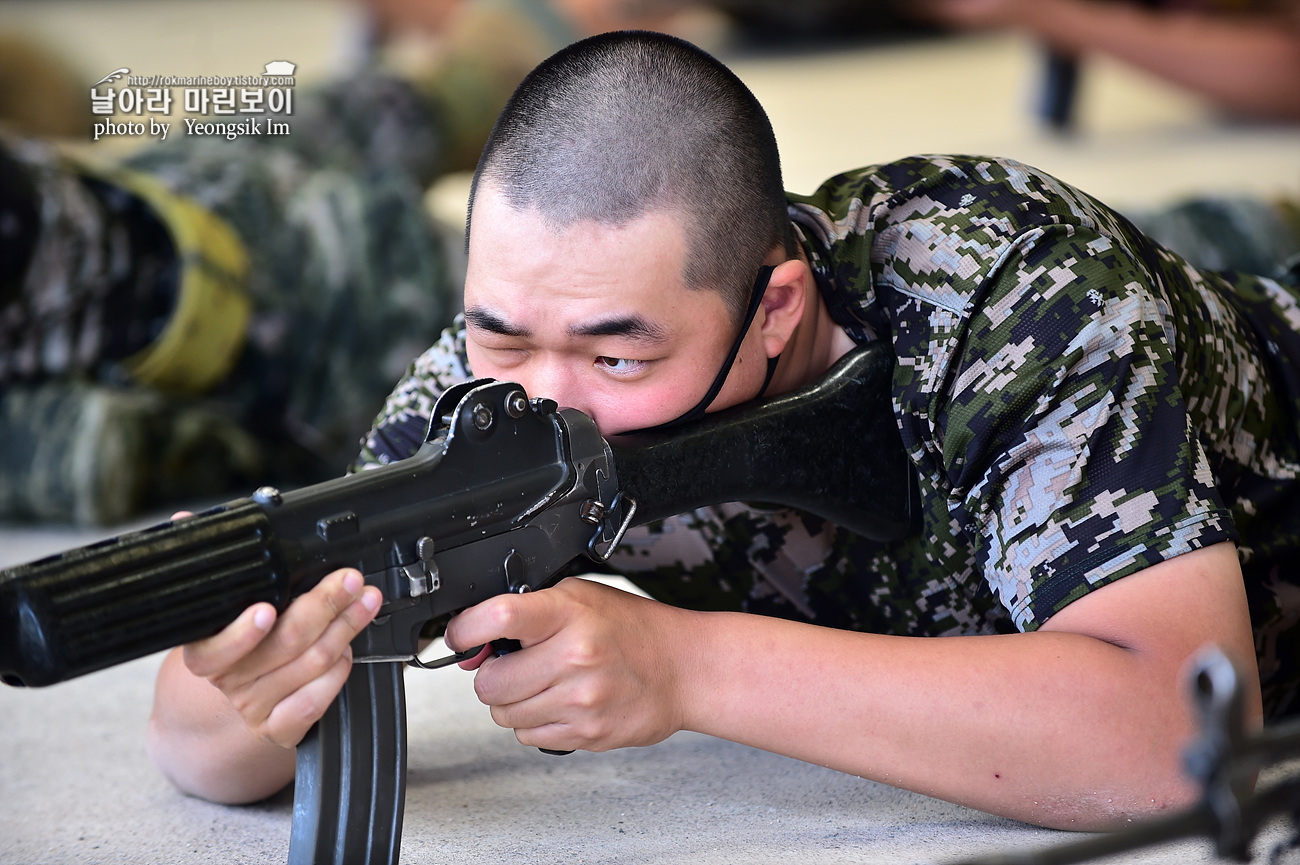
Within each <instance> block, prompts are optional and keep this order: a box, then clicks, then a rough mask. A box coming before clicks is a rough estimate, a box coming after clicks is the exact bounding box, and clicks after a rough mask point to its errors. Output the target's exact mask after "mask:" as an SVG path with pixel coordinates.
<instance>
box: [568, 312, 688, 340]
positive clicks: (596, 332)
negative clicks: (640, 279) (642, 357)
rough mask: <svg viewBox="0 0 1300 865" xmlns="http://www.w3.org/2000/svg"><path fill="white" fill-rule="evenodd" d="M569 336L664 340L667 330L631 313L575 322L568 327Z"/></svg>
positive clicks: (666, 336) (666, 337)
mask: <svg viewBox="0 0 1300 865" xmlns="http://www.w3.org/2000/svg"><path fill="white" fill-rule="evenodd" d="M569 336H621V337H626V338H628V339H634V340H637V341H639V342H665V341H666V340H667V339H668V330H667V329H666V328H664V327H663V326H662V325H659V324H656V323H654V322H652V321H650V320H648V319H646V318H645V317H644V316H640V315H636V314H635V313H633V314H630V315H615V316H611V317H609V318H600V319H596V320H595V321H591V322H586V323H584V324H575V325H573V326H571V327H570V328H569Z"/></svg>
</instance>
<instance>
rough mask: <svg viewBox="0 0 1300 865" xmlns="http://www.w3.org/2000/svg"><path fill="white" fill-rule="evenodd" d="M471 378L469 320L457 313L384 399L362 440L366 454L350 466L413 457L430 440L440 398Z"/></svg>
mask: <svg viewBox="0 0 1300 865" xmlns="http://www.w3.org/2000/svg"><path fill="white" fill-rule="evenodd" d="M471 378H473V375H472V374H471V373H470V369H469V360H468V358H467V357H466V356H465V326H464V320H463V319H462V318H461V317H460V316H457V317H456V322H455V323H454V324H453V325H452V326H451V327H449V328H447V329H446V330H444V331H443V332H442V336H441V337H440V338H439V339H438V341H437V342H436V343H434V344H433V345H432V346H431V347H430V348H429V349H428V350H427V351H425V352H424V353H423V354H421V355H420V356H419V357H417V358H416V359H415V360H414V361H413V362H412V363H411V365H410V367H409V368H408V369H407V371H406V375H405V376H404V377H403V378H402V380H401V381H399V382H398V383H397V387H395V388H394V389H393V392H392V393H391V394H389V396H388V399H387V400H385V401H384V407H383V408H382V409H380V412H379V415H378V417H376V418H375V422H374V425H373V426H372V427H371V429H370V432H368V433H366V435H365V437H364V438H362V439H361V453H360V454H358V456H357V458H356V459H355V460H353V461H352V464H351V465H350V466H349V467H348V471H350V472H357V471H363V470H365V469H371V468H375V467H377V466H382V465H388V464H390V463H394V462H397V461H398V460H404V459H406V458H407V457H410V456H413V455H414V454H415V452H416V451H417V450H419V449H420V445H422V444H423V443H424V439H425V435H426V434H427V433H428V430H429V419H430V416H431V415H432V414H433V406H434V404H435V403H437V401H438V397H439V396H441V395H442V392H443V391H445V390H446V389H447V388H449V387H451V386H452V385H455V384H459V383H460V382H464V381H469V380H470V379H471Z"/></svg>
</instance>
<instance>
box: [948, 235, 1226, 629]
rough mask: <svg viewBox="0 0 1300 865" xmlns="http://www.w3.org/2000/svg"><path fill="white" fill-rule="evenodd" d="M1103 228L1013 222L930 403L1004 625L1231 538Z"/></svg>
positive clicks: (1173, 361) (1156, 337)
mask: <svg viewBox="0 0 1300 865" xmlns="http://www.w3.org/2000/svg"><path fill="white" fill-rule="evenodd" d="M1152 279H1153V278H1152V277H1151V276H1150V275H1149V274H1148V272H1147V271H1146V270H1144V269H1143V268H1142V267H1141V266H1140V265H1139V264H1138V263H1136V262H1135V261H1134V260H1133V259H1132V258H1131V257H1130V256H1128V255H1127V254H1126V253H1125V252H1124V251H1123V250H1122V249H1121V248H1119V247H1118V246H1117V245H1116V244H1115V243H1114V242H1113V241H1112V240H1110V239H1109V238H1107V237H1106V236H1103V235H1100V234H1098V233H1096V232H1094V231H1092V230H1091V229H1088V228H1082V227H1078V226H1070V225H1057V226H1049V227H1038V228H1035V229H1033V230H1031V231H1027V232H1025V233H1024V234H1023V235H1021V236H1019V237H1017V238H1016V239H1015V240H1014V241H1013V243H1012V245H1011V247H1010V249H1009V250H1008V252H1007V255H1006V256H1005V257H1004V259H1003V260H1002V262H1001V264H1000V265H999V266H998V267H997V268H995V269H993V270H992V271H991V272H990V273H989V275H988V278H987V280H986V284H985V286H984V287H983V290H982V291H980V292H979V293H978V295H977V299H976V300H975V302H974V304H973V308H972V309H971V310H969V316H968V318H967V327H966V332H965V334H964V339H963V340H962V342H961V345H960V347H959V349H958V350H957V352H956V353H955V355H954V358H953V362H952V365H951V366H950V368H949V379H948V384H947V387H946V388H945V389H944V390H943V391H942V392H941V396H940V398H939V404H938V405H937V406H935V409H936V411H935V414H934V417H935V419H936V431H935V434H936V436H937V438H938V440H939V441H938V444H939V447H940V449H941V452H942V459H943V470H944V472H945V473H946V476H947V480H948V482H949V484H950V490H951V499H950V501H951V509H952V510H953V511H954V514H955V515H959V516H960V518H961V519H963V520H966V521H968V522H969V523H970V524H969V525H967V526H966V527H965V528H966V529H967V530H968V531H969V532H970V533H971V534H972V535H973V536H974V544H975V548H976V558H977V563H978V567H979V568H980V570H981V572H982V573H983V574H984V576H985V579H986V580H987V582H988V583H989V585H990V586H991V588H992V589H993V590H994V592H995V593H997V595H998V596H999V597H1000V599H1001V600H1002V602H1003V604H1005V605H1006V607H1007V608H1008V609H1009V610H1010V612H1011V614H1012V618H1013V620H1014V621H1015V623H1016V625H1017V626H1018V627H1019V628H1021V629H1022V630H1033V629H1035V628H1037V627H1039V626H1040V625H1041V624H1042V623H1043V622H1045V621H1046V620H1047V619H1048V618H1050V617H1051V616H1052V615H1053V614H1054V613H1056V612H1057V611H1059V610H1060V609H1062V608H1063V607H1064V606H1066V605H1067V604H1069V603H1070V602H1072V601H1073V600H1075V599H1077V598H1079V597H1081V596H1083V595H1084V594H1086V593H1088V592H1089V591H1091V590H1092V589H1094V588H1097V587H1099V586H1102V585H1105V584H1107V583H1110V582H1112V581H1114V580H1117V579H1119V578H1121V577H1123V576H1125V575H1127V574H1131V573H1133V572H1135V571H1138V570H1140V569H1142V568H1145V567H1148V566H1150V565H1153V564H1156V563H1158V562H1161V561H1164V560H1166V559H1169V558H1172V557H1174V556H1177V555H1179V554H1181V553H1184V552H1188V551H1190V550H1194V549H1197V548H1200V547H1204V546H1208V545H1210V544H1212V543H1217V542H1219V541H1223V540H1230V539H1235V537H1236V535H1235V529H1234V528H1233V525H1232V520H1231V515H1230V513H1229V511H1228V510H1227V508H1225V506H1224V504H1223V503H1222V501H1221V500H1220V496H1219V494H1218V492H1217V491H1216V489H1215V486H1214V476H1213V473H1212V471H1211V469H1210V465H1209V462H1208V460H1207V457H1206V454H1205V451H1204V450H1203V448H1202V446H1201V444H1200V442H1199V440H1198V438H1197V435H1196V433H1195V431H1194V428H1193V425H1192V423H1191V420H1190V418H1189V416H1188V412H1187V410H1186V405H1185V403H1184V400H1183V396H1182V391H1181V388H1180V383H1179V378H1178V364H1177V358H1176V352H1177V347H1176V340H1175V336H1174V330H1173V328H1172V326H1171V325H1169V323H1168V322H1169V311H1168V309H1167V308H1165V306H1164V304H1163V303H1162V301H1161V300H1160V294H1159V292H1157V291H1154V290H1153V286H1152Z"/></svg>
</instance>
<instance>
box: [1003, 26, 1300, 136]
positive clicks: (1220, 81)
mask: <svg viewBox="0 0 1300 865" xmlns="http://www.w3.org/2000/svg"><path fill="white" fill-rule="evenodd" d="M1021 5H1022V11H1021V13H1020V14H1021V20H1020V25H1021V26H1022V27H1023V28H1024V29H1025V30H1027V31H1028V32H1030V33H1031V34H1033V35H1034V36H1036V37H1038V38H1040V39H1042V40H1043V41H1045V42H1047V43H1048V44H1049V45H1051V46H1052V47H1054V48H1056V49H1058V50H1061V51H1064V52H1067V53H1071V54H1085V53H1089V52H1097V53H1100V54H1104V55H1107V56H1110V57H1113V58H1115V59H1117V60H1121V61H1123V62H1125V63H1128V64H1131V65H1133V66H1136V67H1138V68H1140V69H1144V70H1146V71H1147V72H1151V73H1153V74H1155V75H1158V76H1160V77H1162V78H1165V79H1167V80H1169V81H1172V82H1174V83H1175V84H1179V85H1182V86H1185V87H1188V88H1191V89H1193V90H1195V91H1197V92H1200V93H1202V94H1204V95H1205V96H1207V97H1209V98H1210V99H1212V100H1213V101H1214V102H1216V103H1217V104H1219V105H1221V106H1223V107H1225V108H1228V109H1230V110H1232V111H1234V112H1236V113H1246V114H1251V115H1255V116H1261V117H1275V118H1298V117H1300V88H1297V87H1296V86H1295V82H1296V81H1297V80H1298V79H1300V28H1298V27H1297V25H1296V23H1295V22H1293V21H1289V20H1287V19H1284V18H1281V17H1270V18H1264V17H1258V18H1257V17H1231V16H1208V15H1203V14H1197V13H1190V12H1189V13H1170V12H1158V11H1152V10H1148V9H1143V8H1141V7H1138V6H1135V5H1130V4H1127V3H1095V2H1089V0H1045V2H1044V0H1035V2H1032V3H1027V4H1021Z"/></svg>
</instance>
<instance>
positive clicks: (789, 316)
mask: <svg viewBox="0 0 1300 865" xmlns="http://www.w3.org/2000/svg"><path fill="white" fill-rule="evenodd" d="M812 285H813V279H812V271H811V270H809V269H808V265H807V264H806V263H805V262H803V261H801V260H799V259H797V258H792V259H790V260H788V261H783V262H781V263H780V264H778V265H777V266H776V269H775V270H773V271H772V277H771V278H770V279H769V280H768V281H767V291H766V292H764V294H763V327H762V333H763V351H764V352H765V353H766V354H767V356H768V357H776V356H777V355H778V354H780V353H781V352H782V351H784V350H785V347H786V344H787V343H789V342H790V338H791V337H793V336H794V332H795V330H796V328H798V327H799V322H800V321H802V320H803V314H804V310H805V309H807V308H808V292H810V291H812V290H813V288H812Z"/></svg>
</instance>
